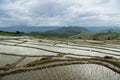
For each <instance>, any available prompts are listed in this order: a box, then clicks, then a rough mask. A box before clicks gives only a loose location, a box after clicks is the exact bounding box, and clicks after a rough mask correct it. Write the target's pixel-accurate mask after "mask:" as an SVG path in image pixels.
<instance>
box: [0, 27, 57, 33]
mask: <svg viewBox="0 0 120 80" xmlns="http://www.w3.org/2000/svg"><path fill="white" fill-rule="evenodd" d="M58 28H59V27H57V26H25V25H18V26H10V27H0V31H7V32H15V31H20V32H33V31H38V32H45V31H48V30H55V29H58Z"/></svg>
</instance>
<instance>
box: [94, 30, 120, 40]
mask: <svg viewBox="0 0 120 80" xmlns="http://www.w3.org/2000/svg"><path fill="white" fill-rule="evenodd" d="M93 39H94V40H120V33H119V32H111V31H109V32H102V33H96V34H94V35H93Z"/></svg>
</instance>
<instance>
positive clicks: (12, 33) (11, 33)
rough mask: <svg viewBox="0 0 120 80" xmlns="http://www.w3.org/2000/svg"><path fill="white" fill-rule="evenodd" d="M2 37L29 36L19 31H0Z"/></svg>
mask: <svg viewBox="0 0 120 80" xmlns="http://www.w3.org/2000/svg"><path fill="white" fill-rule="evenodd" d="M0 35H2V36H25V35H27V34H26V33H24V32H19V31H16V32H7V31H0Z"/></svg>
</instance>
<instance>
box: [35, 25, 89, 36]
mask: <svg viewBox="0 0 120 80" xmlns="http://www.w3.org/2000/svg"><path fill="white" fill-rule="evenodd" d="M83 32H88V30H87V29H85V28H82V27H61V28H59V29H56V30H49V31H46V32H43V33H40V34H41V35H44V36H56V37H70V36H73V35H76V34H80V33H83ZM36 33H37V34H38V32H36Z"/></svg>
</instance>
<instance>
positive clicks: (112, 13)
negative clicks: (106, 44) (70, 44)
mask: <svg viewBox="0 0 120 80" xmlns="http://www.w3.org/2000/svg"><path fill="white" fill-rule="evenodd" d="M119 24H120V0H0V27H4V26H13V25H30V26H113V25H119Z"/></svg>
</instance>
